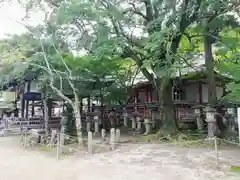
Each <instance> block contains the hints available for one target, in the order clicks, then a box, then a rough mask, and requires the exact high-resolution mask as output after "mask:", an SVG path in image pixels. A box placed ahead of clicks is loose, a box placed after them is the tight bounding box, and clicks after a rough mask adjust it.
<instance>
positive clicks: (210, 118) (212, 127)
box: [193, 106, 236, 138]
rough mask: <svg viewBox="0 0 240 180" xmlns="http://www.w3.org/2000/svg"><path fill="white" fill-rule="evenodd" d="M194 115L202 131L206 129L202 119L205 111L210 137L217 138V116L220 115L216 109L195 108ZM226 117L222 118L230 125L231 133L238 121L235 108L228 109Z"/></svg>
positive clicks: (209, 107) (208, 107)
mask: <svg viewBox="0 0 240 180" xmlns="http://www.w3.org/2000/svg"><path fill="white" fill-rule="evenodd" d="M193 109H194V114H195V116H196V119H197V127H198V130H200V131H202V130H203V127H204V120H203V118H202V117H201V114H202V113H201V111H204V112H205V113H206V118H205V122H206V123H207V125H208V137H209V138H212V137H214V136H215V133H216V116H219V115H220V114H219V113H218V112H217V111H216V109H215V108H213V107H211V106H207V107H205V108H204V107H203V106H194V107H193ZM224 110H226V114H225V116H222V117H221V118H224V119H225V120H226V122H227V123H228V127H229V128H230V129H229V130H230V132H231V131H233V128H234V123H236V122H235V120H236V114H235V112H234V108H227V109H224Z"/></svg>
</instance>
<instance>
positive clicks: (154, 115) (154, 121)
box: [151, 111, 157, 129]
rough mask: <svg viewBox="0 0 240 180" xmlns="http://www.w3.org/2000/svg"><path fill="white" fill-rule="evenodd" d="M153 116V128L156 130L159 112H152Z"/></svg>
mask: <svg viewBox="0 0 240 180" xmlns="http://www.w3.org/2000/svg"><path fill="white" fill-rule="evenodd" d="M151 116H152V128H153V129H155V128H156V120H157V111H152V113H151Z"/></svg>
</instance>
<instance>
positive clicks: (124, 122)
mask: <svg viewBox="0 0 240 180" xmlns="http://www.w3.org/2000/svg"><path fill="white" fill-rule="evenodd" d="M123 124H124V126H126V127H128V113H127V111H126V108H124V109H123Z"/></svg>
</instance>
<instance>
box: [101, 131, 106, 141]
mask: <svg viewBox="0 0 240 180" xmlns="http://www.w3.org/2000/svg"><path fill="white" fill-rule="evenodd" d="M101 136H102V141H105V136H106V130H105V129H102V131H101Z"/></svg>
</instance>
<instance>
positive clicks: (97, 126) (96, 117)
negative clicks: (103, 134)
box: [93, 115, 99, 134]
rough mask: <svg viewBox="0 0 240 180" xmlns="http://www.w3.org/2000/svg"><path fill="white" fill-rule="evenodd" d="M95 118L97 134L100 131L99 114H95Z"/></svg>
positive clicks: (95, 131)
mask: <svg viewBox="0 0 240 180" xmlns="http://www.w3.org/2000/svg"><path fill="white" fill-rule="evenodd" d="M93 119H94V133H95V134H97V133H99V116H98V115H95V116H94V118H93Z"/></svg>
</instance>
